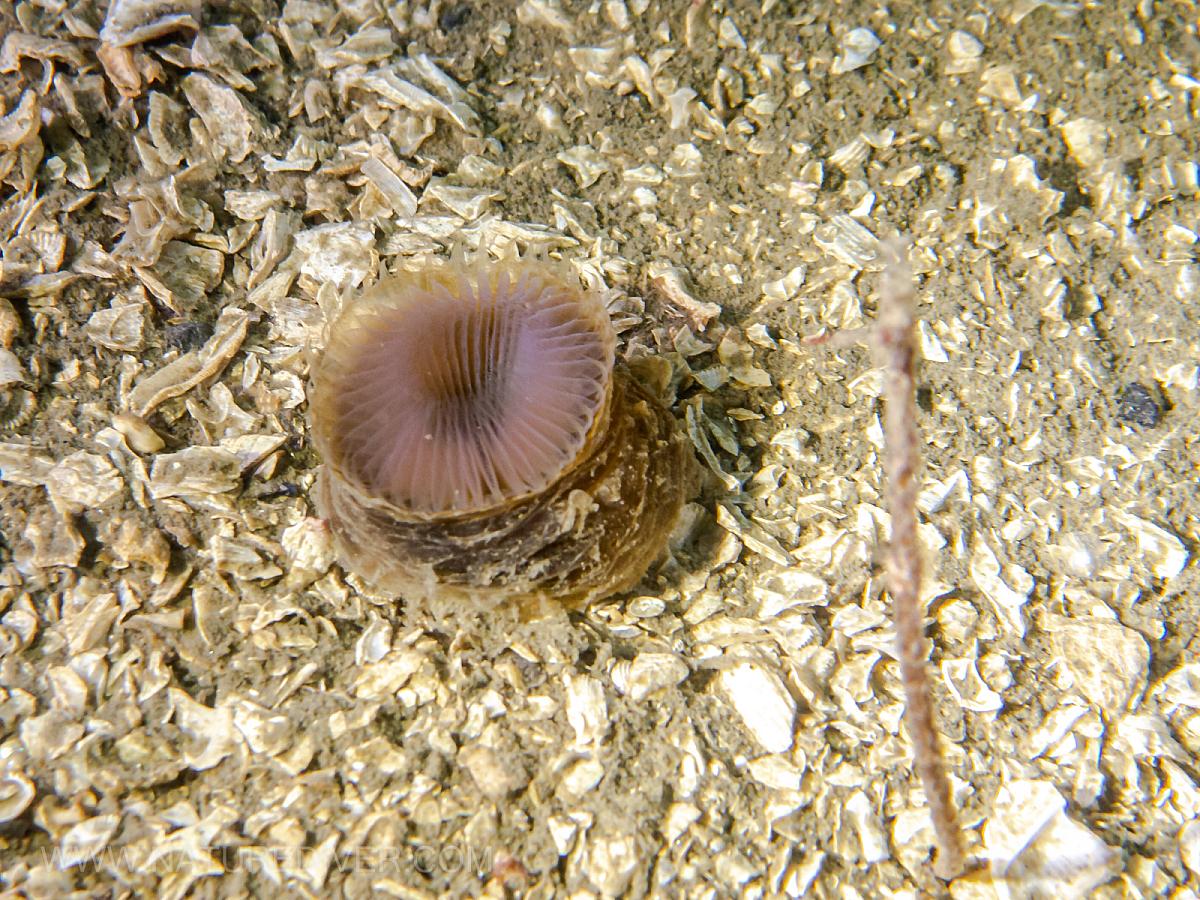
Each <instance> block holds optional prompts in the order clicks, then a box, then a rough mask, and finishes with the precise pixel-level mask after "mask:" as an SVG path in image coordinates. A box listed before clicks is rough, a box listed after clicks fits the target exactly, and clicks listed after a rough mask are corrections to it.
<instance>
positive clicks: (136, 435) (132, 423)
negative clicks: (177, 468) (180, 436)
mask: <svg viewBox="0 0 1200 900" xmlns="http://www.w3.org/2000/svg"><path fill="white" fill-rule="evenodd" d="M113 428H115V429H117V431H119V432H120V433H121V435H122V437H124V438H125V440H126V441H128V442H129V446H130V447H132V448H133V449H134V450H135V451H136V452H138V453H157V452H158V451H159V450H161V449H162V448H163V447H165V446H166V442H164V441H163V439H162V438H161V437H160V436H159V434H158V432H157V431H155V430H154V429H153V428H151V427H150V426H149V425H148V424H147V423H146V420H145V419H143V418H142V417H141V416H135V415H133V413H118V414H117V415H115V416H113Z"/></svg>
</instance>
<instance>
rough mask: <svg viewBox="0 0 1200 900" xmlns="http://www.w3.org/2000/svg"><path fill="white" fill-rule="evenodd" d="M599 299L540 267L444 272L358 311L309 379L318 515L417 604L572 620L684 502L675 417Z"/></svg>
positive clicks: (363, 565)
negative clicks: (618, 348) (504, 608)
mask: <svg viewBox="0 0 1200 900" xmlns="http://www.w3.org/2000/svg"><path fill="white" fill-rule="evenodd" d="M615 340H616V339H615V336H614V335H613V331H612V325H611V323H610V321H609V318H608V312H607V310H606V309H605V308H604V305H603V303H602V302H601V299H600V297H599V295H596V294H592V293H589V292H585V291H582V290H580V289H579V288H578V287H576V286H574V284H573V283H572V281H571V280H570V279H569V278H567V277H565V276H564V275H563V274H560V273H559V272H558V271H556V270H555V269H553V268H551V267H549V266H546V265H544V264H540V263H531V262H525V261H515V262H508V263H503V264H494V265H493V264H485V263H471V264H466V263H464V262H463V260H461V259H455V260H453V261H451V262H448V263H433V264H429V265H425V266H424V267H422V268H419V269H415V270H411V271H407V272H403V273H401V274H398V275H396V276H394V277H391V278H387V279H384V280H382V281H380V282H379V283H378V284H376V285H375V286H374V287H372V288H371V289H369V290H368V291H366V292H365V293H364V294H362V295H361V296H360V297H358V299H357V300H355V301H353V302H351V303H350V304H348V305H347V308H346V309H345V310H344V312H343V313H342V315H341V317H340V318H339V319H338V320H337V321H336V322H335V323H334V325H333V326H332V329H331V330H330V336H329V342H328V344H327V346H326V348H325V350H324V352H323V355H322V357H321V359H320V360H319V362H318V364H317V365H316V367H315V370H314V378H313V380H314V385H313V399H312V413H311V414H312V429H313V437H314V441H315V444H316V446H317V449H318V450H319V451H320V453H321V456H322V457H323V459H324V463H325V465H324V466H323V467H322V470H321V474H320V480H319V486H318V496H317V505H318V509H319V510H320V511H321V514H322V516H323V517H325V518H326V519H327V520H328V522H329V526H330V529H331V531H332V532H333V535H334V538H335V541H336V544H337V547H338V550H339V554H340V556H341V558H342V560H343V561H344V562H345V563H346V565H347V566H348V567H350V568H351V569H354V570H355V571H357V572H358V573H359V574H361V575H363V576H364V577H365V578H367V579H368V580H369V581H371V582H373V583H375V584H376V585H377V586H378V587H380V588H383V589H385V590H388V591H394V592H396V593H398V594H401V595H403V596H406V597H408V598H410V599H419V598H425V599H430V600H434V601H438V602H443V601H450V602H483V603H485V604H487V605H494V604H497V603H500V602H504V601H515V602H517V603H518V604H520V607H521V610H522V612H523V613H526V614H529V613H535V612H537V611H539V610H540V609H541V607H542V604H543V603H544V602H546V601H557V602H559V603H562V604H564V605H567V606H579V605H582V604H585V603H587V602H589V601H591V600H595V599H599V598H601V597H605V596H608V595H609V594H613V593H618V592H620V591H623V590H627V589H628V588H630V587H632V586H633V585H634V584H636V583H637V581H638V580H639V579H640V578H641V577H642V575H643V574H644V573H645V571H646V569H647V568H648V567H649V565H650V563H652V562H653V561H654V560H655V558H657V557H658V555H659V554H660V553H661V552H662V551H663V549H664V548H665V546H666V542H667V538H668V536H669V535H670V533H671V530H672V529H673V527H674V524H675V520H676V519H677V517H678V514H679V510H680V509H681V507H682V505H683V501H684V499H685V496H686V494H687V492H688V491H689V490H690V484H691V481H690V474H691V467H690V454H689V452H688V450H687V445H686V442H685V440H684V438H683V437H682V435H681V433H680V429H679V428H678V427H677V425H676V422H675V420H674V418H673V417H672V416H671V414H670V413H669V412H668V411H667V410H666V409H664V408H663V407H662V406H661V405H660V404H659V403H658V401H657V400H656V399H655V398H654V397H653V396H652V395H651V394H650V393H649V392H648V391H647V390H646V389H645V388H643V387H642V386H641V385H640V384H638V383H637V382H636V381H634V379H633V378H632V377H631V376H630V375H629V374H628V373H627V372H626V371H625V370H619V371H616V372H615V373H614V371H613V357H614V348H615Z"/></svg>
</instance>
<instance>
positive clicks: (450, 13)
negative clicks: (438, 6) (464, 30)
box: [438, 3, 471, 33]
mask: <svg viewBox="0 0 1200 900" xmlns="http://www.w3.org/2000/svg"><path fill="white" fill-rule="evenodd" d="M469 18H471V5H470V4H469V3H455V4H454V5H453V6H448V7H446V8H445V9H444V10H442V14H441V15H440V16H438V28H440V29H442V31H445V32H447V33H449V32H451V31H453V30H454V29H455V28H458V27H459V26H460V25H462V24H463V23H465V22H466V21H467V19H469Z"/></svg>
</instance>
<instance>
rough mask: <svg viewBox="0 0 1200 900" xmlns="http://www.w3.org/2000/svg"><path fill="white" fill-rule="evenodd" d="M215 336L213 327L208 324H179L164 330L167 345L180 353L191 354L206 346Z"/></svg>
mask: <svg viewBox="0 0 1200 900" xmlns="http://www.w3.org/2000/svg"><path fill="white" fill-rule="evenodd" d="M212 335H213V327H212V326H211V325H209V324H208V323H207V322H179V323H177V324H175V325H168V326H167V327H166V328H165V329H164V330H163V336H164V337H165V338H166V339H167V345H168V346H170V347H174V348H175V349H176V350H178V351H179V352H180V353H190V352H191V351H192V350H196V349H199V348H200V347H203V346H204V342H205V341H207V340H208V339H209V338H210V337H212Z"/></svg>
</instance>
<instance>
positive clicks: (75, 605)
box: [0, 0, 1200, 900]
mask: <svg viewBox="0 0 1200 900" xmlns="http://www.w3.org/2000/svg"><path fill="white" fill-rule="evenodd" d="M760 6H761V9H759V10H755V11H750V10H748V9H746V8H743V7H739V6H737V5H736V4H728V3H722V2H713V3H679V4H665V5H661V4H652V3H649V2H647V0H602V2H596V3H592V4H590V5H589V4H584V3H565V2H558V0H521V2H519V3H517V4H513V5H505V4H492V3H488V2H480V3H470V4H453V5H451V4H422V3H400V4H374V3H368V2H351V3H343V4H339V5H337V7H336V8H335V7H334V6H331V5H326V4H316V3H307V2H301V0H288V2H285V3H283V4H282V5H281V6H275V7H271V6H270V5H269V4H268V5H263V4H260V3H256V2H248V3H242V4H239V5H237V6H236V9H235V8H233V7H228V8H227V7H225V6H222V5H220V4H202V3H200V2H197V0H112V2H110V3H108V4H107V5H103V4H101V5H100V6H99V7H96V6H89V5H87V4H82V5H79V4H77V5H70V4H61V3H53V2H34V0H18V2H16V3H10V4H5V5H0V35H3V37H2V38H0V350H2V351H3V352H2V353H0V531H2V533H3V541H2V543H0V851H2V852H0V859H2V860H3V861H2V862H0V880H3V882H4V884H5V885H6V886H7V887H9V888H10V889H12V890H16V891H20V892H24V893H29V894H41V895H67V894H70V893H72V892H80V891H82V892H92V893H95V892H98V891H99V892H104V891H106V890H111V889H112V886H113V885H115V884H120V885H121V886H122V888H123V889H125V890H129V891H133V892H135V893H139V894H148V895H149V894H153V895H157V896H163V897H182V896H186V895H188V894H189V893H197V892H205V891H215V892H217V893H224V892H227V891H237V890H251V891H255V892H262V891H270V890H280V889H282V890H285V891H287V892H289V893H298V894H304V895H310V896H318V895H326V894H329V893H334V892H341V893H345V894H356V895H357V894H362V893H367V892H377V893H379V894H381V895H390V896H401V897H427V896H437V895H445V894H462V895H466V894H472V895H481V896H502V895H503V894H504V891H505V890H515V889H517V888H519V890H520V891H521V892H522V894H523V895H525V896H535V897H549V896H554V895H568V894H569V895H571V896H579V897H583V896H588V897H592V896H601V895H605V896H615V895H619V894H629V895H662V896H668V895H669V896H679V897H706V896H711V895H713V893H714V892H715V893H717V894H721V895H727V894H728V895H734V894H736V895H739V896H746V897H761V896H793V897H798V896H803V895H805V894H809V895H814V896H913V895H916V894H924V893H928V892H930V891H933V890H936V887H937V886H936V885H935V884H933V883H932V882H931V881H930V876H929V874H928V873H929V854H930V849H931V846H932V832H931V829H930V826H929V821H928V816H927V814H926V812H925V806H924V798H923V796H922V794H921V792H920V790H919V788H918V787H917V785H916V782H915V780H914V778H913V776H912V773H911V772H910V771H909V770H908V768H907V761H908V760H909V759H910V749H909V743H908V736H907V734H906V732H905V731H904V729H903V727H902V725H901V717H902V712H903V704H902V694H901V691H900V686H899V680H898V674H897V669H896V663H895V661H894V658H893V652H892V642H893V639H894V634H893V631H892V628H891V626H890V619H889V615H888V603H887V598H886V596H884V595H883V594H882V593H881V589H880V585H879V579H878V569H877V564H878V559H879V547H880V546H881V544H882V541H883V540H884V539H885V538H886V535H887V533H888V528H889V521H888V517H887V516H886V514H885V513H884V512H883V510H882V505H881V504H882V501H881V498H880V488H881V483H880V479H881V472H880V461H879V450H880V447H881V441H882V433H881V429H880V427H879V417H878V410H877V408H876V407H877V404H878V397H879V395H880V388H881V383H882V382H881V380H882V377H883V374H882V373H881V372H878V371H875V370H872V369H871V368H870V363H869V361H868V357H867V355H866V354H865V353H863V352H860V351H858V350H855V349H853V348H849V347H846V346H837V347H835V346H832V345H830V346H824V347H823V346H814V345H812V344H810V343H806V341H805V338H806V336H809V335H813V334H816V333H818V332H819V331H820V330H821V329H826V330H829V331H839V330H841V331H850V330H853V329H856V328H860V327H862V326H864V325H865V324H867V323H868V322H869V320H870V319H871V318H872V316H873V315H874V306H875V293H874V291H875V282H876V273H877V271H878V268H879V263H878V262H877V260H876V258H875V257H876V247H877V244H878V241H879V239H881V238H883V237H885V236H887V235H889V234H891V233H893V232H895V231H896V230H898V229H899V228H903V229H905V230H907V231H909V232H910V233H911V234H912V236H913V238H914V242H915V244H914V248H913V253H912V264H913V268H914V270H915V271H916V273H917V275H918V277H919V279H920V302H921V305H920V307H919V310H918V312H919V316H920V318H921V319H922V322H921V324H920V347H921V350H922V354H923V357H924V365H923V366H922V369H921V371H920V374H919V377H920V379H921V383H922V386H923V387H924V389H925V390H924V391H923V393H922V395H921V402H922V408H923V413H922V420H921V426H922V430H923V435H924V438H925V442H926V443H925V448H924V450H925V460H924V470H923V472H922V475H921V478H922V479H923V485H922V487H923V490H922V494H921V500H920V511H921V525H920V536H921V540H922V542H923V543H924V545H925V548H926V551H927V553H928V556H929V565H928V566H927V571H928V577H929V582H928V583H927V584H924V585H922V589H921V592H920V594H921V598H922V601H923V602H924V603H925V607H926V610H927V614H928V617H929V622H930V633H931V636H932V637H933V639H934V644H935V646H936V648H937V649H936V650H935V653H934V660H933V661H934V664H935V666H936V669H937V671H938V672H939V673H940V675H941V679H939V680H940V683H941V684H943V685H944V692H943V693H941V694H940V695H939V697H938V698H937V699H938V704H939V718H940V720H941V721H942V723H943V727H944V728H945V730H946V733H947V735H948V737H949V739H950V740H949V747H948V762H949V767H950V770H951V773H952V780H953V785H954V789H955V793H956V800H957V802H958V804H959V805H960V806H961V808H962V809H963V810H964V821H965V822H966V823H967V825H968V833H967V843H968V852H969V853H970V854H971V855H972V857H973V858H974V859H975V860H976V861H977V862H978V863H979V866H978V867H977V868H976V869H975V870H974V871H973V872H972V873H971V874H969V875H967V876H965V877H963V878H961V879H958V880H957V881H956V882H955V883H954V884H953V885H952V887H951V891H952V893H953V895H954V896H955V897H960V898H980V900H983V898H993V897H998V896H1022V897H1032V896H1048V895H1053V896H1060V897H1065V896H1080V897H1082V896H1100V897H1110V896H1111V897H1117V896H1165V895H1172V896H1178V897H1194V896H1197V895H1198V894H1200V825H1198V820H1197V816H1200V786H1198V784H1197V782H1196V780H1195V778H1196V771H1195V765H1194V760H1195V759H1196V756H1197V754H1200V668H1198V666H1200V662H1198V661H1197V660H1198V657H1197V652H1198V649H1200V648H1198V647H1197V644H1196V641H1195V635H1194V630H1195V629H1194V627H1193V625H1192V624H1189V623H1194V622H1195V621H1196V619H1197V617H1198V616H1200V607H1198V606H1197V602H1198V601H1197V597H1200V582H1198V580H1197V579H1198V576H1197V565H1196V558H1195V557H1196V554H1195V548H1196V547H1197V546H1198V545H1200V511H1198V508H1197V505H1196V504H1197V500H1196V497H1195V491H1194V480H1195V479H1194V477H1193V476H1194V455H1195V454H1194V445H1193V444H1189V441H1192V432H1193V431H1194V428H1193V423H1194V422H1195V420H1196V416H1197V413H1198V412H1200V387H1198V385H1200V336H1198V334H1197V330H1196V324H1195V317H1194V305H1195V298H1196V292H1197V289H1198V287H1200V269H1198V267H1197V262H1196V255H1195V248H1196V245H1197V242H1198V237H1197V232H1196V227H1195V222H1196V221H1197V220H1200V184H1198V182H1200V163H1198V161H1197V158H1196V152H1195V150H1196V146H1195V140H1194V135H1195V133H1196V124H1195V119H1196V98H1197V96H1198V88H1200V70H1197V68H1196V62H1195V59H1194V54H1192V55H1191V56H1189V54H1188V51H1187V47H1188V43H1187V42H1188V41H1190V42H1192V44H1194V43H1195V42H1196V41H1197V32H1196V28H1197V26H1196V22H1197V21H1200V18H1198V17H1196V16H1195V15H1181V14H1179V10H1174V9H1172V10H1167V9H1159V8H1158V7H1157V6H1155V5H1153V4H1149V3H1141V4H1136V5H1135V4H1132V3H1122V4H1118V8H1117V9H1115V10H1113V13H1112V15H1107V16H1102V17H1097V16H1095V15H1094V14H1093V13H1094V11H1093V10H1091V9H1090V8H1089V7H1088V5H1087V4H1078V3H1041V2H1018V3H1009V4H1001V5H999V6H998V7H996V8H995V9H984V8H979V9H966V8H963V9H962V10H956V9H955V10H949V11H945V10H943V11H941V12H929V13H922V14H920V15H915V14H913V13H912V12H911V11H905V10H902V9H899V8H897V9H895V10H879V11H876V12H875V13H872V14H870V15H864V16H862V17H855V16H852V15H847V14H846V11H845V9H844V8H843V7H840V6H837V5H836V4H829V3H821V2H818V3H810V4H803V5H802V6H803V9H792V8H791V7H789V6H788V5H787V4H779V3H777V2H775V0H763V2H762V3H761V4H760ZM1184 7H1186V9H1189V10H1190V9H1191V7H1190V6H1189V5H1187V4H1185V5H1184ZM1192 11H1193V12H1194V10H1192ZM760 13H761V16H760ZM1169 23H1170V24H1169ZM1168 25H1169V27H1168ZM1088 49H1091V50H1094V52H1092V53H1090V54H1089V53H1086V52H1085V50H1088ZM930 73H933V74H934V75H935V76H936V77H931V75H930ZM460 245H461V246H465V247H467V248H468V249H470V250H472V251H475V252H488V251H489V250H490V251H491V252H493V253H494V254H495V255H498V256H501V255H508V254H509V253H510V252H512V251H517V252H520V253H523V254H528V255H533V256H536V255H538V254H544V255H548V256H553V257H555V258H561V259H562V260H564V264H565V265H568V266H570V267H571V268H572V269H573V271H574V273H575V274H576V275H577V276H578V278H579V279H580V281H581V283H583V284H584V285H586V286H587V287H588V289H590V290H595V291H599V292H604V293H605V296H606V297H607V298H608V306H609V311H610V313H611V316H612V319H613V324H614V328H615V330H616V332H617V334H618V345H619V346H618V351H619V354H620V356H621V357H622V359H623V361H624V362H625V363H627V364H628V365H629V367H630V369H631V370H632V371H634V372H635V373H637V374H638V376H639V378H641V379H642V380H643V381H644V383H645V384H646V385H647V389H648V390H649V389H652V390H654V391H655V393H656V394H657V395H659V396H660V397H662V399H663V400H664V402H666V403H667V404H669V405H671V406H672V407H673V409H674V410H675V412H676V415H677V417H678V418H679V419H680V420H681V426H682V427H683V428H684V430H685V433H686V434H687V437H688V439H689V441H690V442H691V443H692V445H693V446H694V447H695V449H696V451H697V454H698V456H699V457H700V459H701V461H702V464H703V466H704V468H705V470H706V477H707V481H706V483H705V485H704V487H703V489H702V491H701V493H700V495H699V497H698V498H697V499H696V500H695V501H694V502H692V503H689V504H688V505H687V506H686V507H685V509H684V513H683V516H682V518H681V522H680V524H679V526H678V527H677V529H676V532H675V533H674V534H673V535H672V538H671V547H672V554H671V556H670V558H668V559H667V560H665V561H664V562H663V563H662V564H660V565H659V566H658V567H657V569H656V570H655V571H654V572H653V573H652V576H651V577H650V578H649V579H648V580H646V581H645V582H643V584H642V585H640V586H639V588H638V590H637V592H636V593H635V594H634V595H632V596H628V597H625V598H617V599H615V600H613V601H611V602H607V603H604V604H601V605H599V606H596V607H593V608H591V609H588V610H586V611H584V612H583V613H581V614H579V615H578V617H577V618H576V619H574V620H572V621H565V620H563V621H560V620H551V621H546V622H542V623H538V624H535V625H530V624H522V623H519V622H517V621H515V620H512V619H507V618H505V617H504V616H499V617H495V618H493V617H489V618H486V619H480V618H465V619H463V620H462V621H458V622H454V623H451V624H450V625H449V626H448V624H447V623H446V622H445V621H442V620H439V619H436V618H433V617H431V616H430V615H429V614H428V612H427V611H426V610H424V609H422V608H420V607H412V606H398V605H397V604H396V603H395V601H394V598H392V597H389V596H386V595H381V594H379V593H377V592H374V591H373V590H372V589H371V588H370V587H369V586H368V585H366V584H364V583H362V582H360V581H359V580H358V579H357V578H356V577H355V576H353V575H351V574H347V573H345V572H344V571H342V569H341V568H340V567H339V566H337V565H336V564H335V563H334V554H333V548H332V544H331V537H330V534H329V531H328V528H327V527H326V526H325V524H324V523H323V522H322V521H320V520H319V519H317V518H315V517H314V513H313V508H312V506H311V504H310V500H309V497H310V492H311V489H312V486H313V479H314V475H315V472H316V468H317V465H318V460H317V459H316V458H315V457H314V456H313V454H312V453H311V450H310V447H311V444H310V442H309V438H308V434H307V426H306V421H305V407H306V400H307V383H308V378H309V362H310V360H311V358H312V354H313V352H314V351H316V350H318V349H319V348H320V346H321V344H322V342H323V340H324V334H325V328H326V326H327V324H328V323H329V322H330V321H332V320H333V319H334V318H335V317H336V316H337V315H338V313H339V311H340V309H341V305H342V303H343V302H344V301H345V300H346V299H347V298H349V297H351V296H353V295H354V293H355V292H357V291H358V290H359V289H360V288H361V287H363V286H365V285H370V284H372V283H374V281H375V280H377V279H378V278H379V277H380V276H381V275H383V274H385V273H387V272H390V271H392V270H393V269H394V268H396V266H397V264H398V263H400V262H402V261H406V260H409V259H425V258H429V257H431V256H441V255H446V254H448V253H449V252H450V251H451V250H452V249H453V248H454V247H455V246H460ZM480 248H483V249H482V250H481V249H480ZM1129 384H1139V385H1145V386H1147V391H1148V392H1151V395H1152V396H1153V397H1155V398H1159V400H1161V401H1162V402H1161V403H1160V402H1159V400H1156V401H1155V403H1156V406H1155V410H1154V424H1153V427H1148V426H1144V425H1140V424H1138V422H1139V421H1140V420H1139V419H1137V418H1134V419H1131V418H1130V417H1129V415H1123V414H1122V410H1126V411H1127V407H1128V406H1129V404H1128V402H1125V405H1124V406H1122V405H1121V402H1122V401H1120V399H1119V398H1120V397H1121V396H1122V395H1121V391H1122V389H1123V388H1124V386H1126V385H1129ZM1147 415H1148V414H1147ZM1142 418H1146V420H1147V421H1149V419H1148V418H1147V417H1146V416H1143V417H1142ZM514 886H516V887H514Z"/></svg>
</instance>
